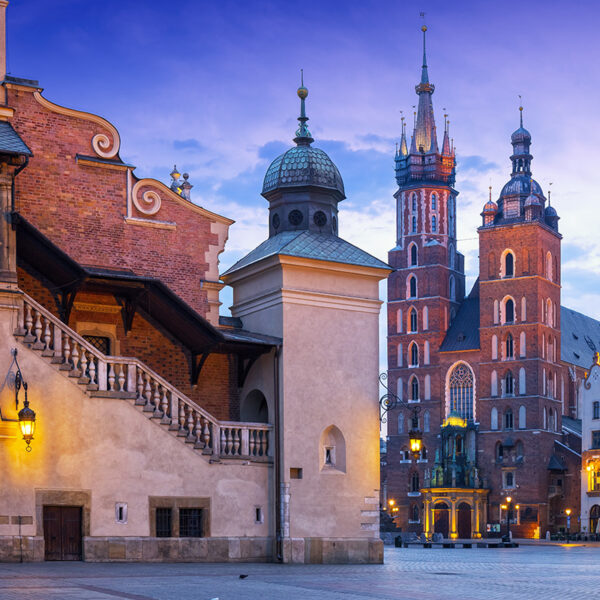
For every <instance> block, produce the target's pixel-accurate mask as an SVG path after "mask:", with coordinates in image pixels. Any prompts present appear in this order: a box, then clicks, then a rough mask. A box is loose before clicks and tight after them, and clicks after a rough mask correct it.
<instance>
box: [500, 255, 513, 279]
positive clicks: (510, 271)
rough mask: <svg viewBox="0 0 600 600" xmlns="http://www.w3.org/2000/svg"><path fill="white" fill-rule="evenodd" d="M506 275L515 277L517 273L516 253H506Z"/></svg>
mask: <svg viewBox="0 0 600 600" xmlns="http://www.w3.org/2000/svg"><path fill="white" fill-rule="evenodd" d="M503 266H504V269H503V270H504V273H503V275H504V277H514V275H515V255H514V254H513V253H512V252H507V253H506V254H505V255H504V265H503Z"/></svg>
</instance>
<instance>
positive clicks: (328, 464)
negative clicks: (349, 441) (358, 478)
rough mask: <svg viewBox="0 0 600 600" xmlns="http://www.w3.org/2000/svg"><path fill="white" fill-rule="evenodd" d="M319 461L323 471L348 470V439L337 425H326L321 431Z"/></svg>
mask: <svg viewBox="0 0 600 600" xmlns="http://www.w3.org/2000/svg"><path fill="white" fill-rule="evenodd" d="M319 463H320V469H321V473H325V472H327V471H331V472H336V471H337V472H338V473H345V472H346V440H345V439H344V436H343V434H342V432H341V431H340V430H339V428H338V427H336V426H335V425H330V426H329V427H326V428H325V429H324V430H323V432H322V433H321V440H320V444H319Z"/></svg>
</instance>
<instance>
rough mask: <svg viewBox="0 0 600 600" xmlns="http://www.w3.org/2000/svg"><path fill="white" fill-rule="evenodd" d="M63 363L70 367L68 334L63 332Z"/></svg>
mask: <svg viewBox="0 0 600 600" xmlns="http://www.w3.org/2000/svg"><path fill="white" fill-rule="evenodd" d="M63 348H64V356H65V365H68V367H69V369H70V368H71V346H70V345H69V336H68V335H67V334H66V333H65V343H64V344H63Z"/></svg>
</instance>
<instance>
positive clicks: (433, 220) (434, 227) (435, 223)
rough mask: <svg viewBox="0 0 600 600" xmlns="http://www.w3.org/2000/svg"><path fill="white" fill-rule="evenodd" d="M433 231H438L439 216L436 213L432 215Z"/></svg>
mask: <svg viewBox="0 0 600 600" xmlns="http://www.w3.org/2000/svg"><path fill="white" fill-rule="evenodd" d="M431 231H432V232H433V233H435V232H436V231H437V217H436V216H435V215H433V216H432V217H431Z"/></svg>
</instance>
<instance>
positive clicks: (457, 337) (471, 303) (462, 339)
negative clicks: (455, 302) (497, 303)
mask: <svg viewBox="0 0 600 600" xmlns="http://www.w3.org/2000/svg"><path fill="white" fill-rule="evenodd" d="M478 349H479V279H478V280H477V281H476V282H475V285H473V289H472V290H471V293H470V294H469V296H468V297H467V298H465V300H463V302H462V304H461V305H460V307H459V309H458V313H456V316H455V317H454V321H452V324H451V325H450V328H449V329H448V331H447V332H446V337H445V338H444V341H443V342H442V345H441V346H440V352H456V351H459V350H478Z"/></svg>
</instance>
